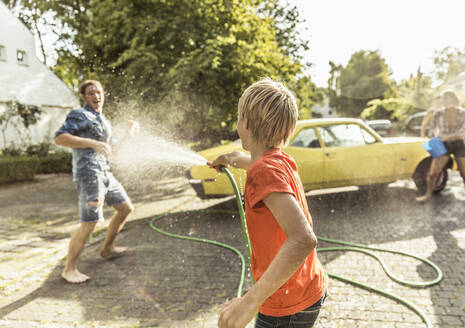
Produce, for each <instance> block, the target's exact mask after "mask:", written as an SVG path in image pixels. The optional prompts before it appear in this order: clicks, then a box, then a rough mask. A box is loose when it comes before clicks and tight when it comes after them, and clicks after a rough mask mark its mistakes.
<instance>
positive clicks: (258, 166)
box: [208, 79, 328, 328]
mask: <svg viewBox="0 0 465 328" xmlns="http://www.w3.org/2000/svg"><path fill="white" fill-rule="evenodd" d="M297 116H298V110H297V104H296V101H295V98H294V96H293V95H292V93H291V92H290V91H289V90H288V89H287V88H286V87H285V86H284V85H283V84H281V83H279V82H275V81H273V80H270V79H263V80H261V81H259V82H256V83H254V84H253V85H251V86H250V87H249V88H247V89H246V90H245V92H244V93H243V95H242V96H241V98H240V99H239V104H238V121H237V131H238V133H239V137H240V139H241V141H242V147H243V148H244V149H245V150H248V151H249V152H250V155H247V154H245V153H243V152H240V151H236V152H232V153H228V154H224V155H221V156H219V157H218V158H217V159H215V160H214V161H213V162H209V163H208V165H210V166H211V167H213V168H216V169H217V170H220V166H221V165H224V166H227V165H231V166H233V167H236V168H243V169H246V170H247V180H246V185H245V193H244V196H245V209H246V221H247V228H248V232H249V236H250V242H251V249H252V255H251V264H252V274H253V277H254V279H255V281H256V283H255V284H254V285H253V286H252V288H251V289H250V290H249V291H248V292H247V293H246V294H245V295H244V296H242V297H240V298H236V299H233V300H231V301H230V302H228V303H227V304H225V305H224V307H223V308H222V309H221V310H220V316H219V320H218V327H219V328H231V327H235V328H239V327H240V328H242V327H245V326H246V325H247V324H248V323H249V322H250V321H251V320H252V319H253V317H254V316H255V314H256V313H257V312H258V313H259V314H258V317H257V320H256V323H255V324H256V326H255V327H294V326H298V327H312V326H313V324H314V323H315V321H316V319H317V317H318V314H319V311H320V308H321V306H322V304H323V302H324V300H325V298H326V295H327V294H326V291H327V283H328V278H327V275H326V271H325V270H324V268H323V266H322V264H321V263H320V261H319V260H318V257H317V252H316V245H317V238H316V236H315V234H314V232H313V222H312V217H311V216H310V213H309V210H308V205H307V199H306V197H305V193H304V189H303V186H302V183H301V181H300V178H299V175H298V172H297V165H296V163H295V161H294V159H292V158H291V157H290V156H289V155H287V154H286V153H284V152H283V151H282V150H281V148H282V147H283V146H285V145H286V144H287V142H288V138H289V136H290V135H291V133H292V131H293V130H294V128H295V125H296V121H297Z"/></svg>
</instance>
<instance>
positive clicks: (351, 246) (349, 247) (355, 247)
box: [150, 167, 443, 328]
mask: <svg viewBox="0 0 465 328" xmlns="http://www.w3.org/2000/svg"><path fill="white" fill-rule="evenodd" d="M222 171H223V172H224V173H226V175H227V176H228V178H229V180H230V182H231V184H232V186H233V189H234V194H235V197H236V202H237V208H238V210H239V216H240V218H241V225H242V232H243V236H244V241H245V244H246V249H247V255H248V259H249V265H250V257H251V248H250V240H249V235H248V232H247V226H246V221H245V214H244V208H243V206H242V200H241V196H240V193H239V189H238V188H237V185H236V182H235V180H234V177H233V176H232V174H231V172H230V171H229V170H228V169H227V168H225V167H222ZM202 211H205V212H214V213H223V214H237V212H235V211H224V210H202ZM197 212H198V211H197ZM190 213H193V211H185V212H176V213H164V214H161V215H158V216H156V217H154V218H153V219H152V220H151V221H150V227H151V228H152V229H153V230H155V231H157V232H159V233H161V234H163V235H166V236H169V237H173V238H178V239H185V240H191V241H197V242H203V243H208V244H212V245H216V246H220V247H224V248H227V249H229V250H231V251H233V252H234V253H236V254H237V255H238V256H239V258H240V260H241V279H240V281H239V285H238V288H237V293H236V295H237V297H240V296H241V294H242V288H243V285H244V280H245V273H246V264H245V258H244V256H243V255H242V253H241V252H240V251H239V250H238V249H237V248H234V247H232V246H230V245H227V244H224V243H220V242H218V241H214V240H208V239H203V238H197V237H190V236H184V235H177V234H173V233H169V232H167V231H164V230H161V229H159V228H157V227H156V226H155V225H154V223H155V222H156V221H158V220H160V219H162V218H164V217H167V216H168V215H175V214H185V215H189V214H190ZM318 240H319V241H325V242H328V243H333V244H340V245H345V246H344V247H326V248H318V249H317V251H318V252H320V253H321V252H333V251H353V252H360V253H364V254H366V255H369V256H371V257H373V258H375V259H376V260H377V261H378V262H379V263H380V265H381V266H382V268H383V270H384V272H386V274H387V276H388V277H389V278H390V279H392V280H393V281H395V282H397V283H399V284H402V285H404V286H409V287H417V288H421V287H429V286H433V285H436V284H438V283H439V282H440V281H441V280H442V278H443V275H442V272H441V269H440V268H439V267H438V266H437V265H436V264H434V263H433V262H431V261H429V260H428V259H425V258H422V257H419V256H416V255H413V254H410V253H406V252H400V251H391V250H387V249H383V248H376V247H370V246H367V245H363V244H358V243H352V242H347V241H341V240H335V239H329V238H325V237H318ZM371 251H379V252H388V253H392V254H398V255H403V256H408V257H411V258H414V259H416V260H419V261H422V262H423V263H425V264H427V265H429V266H430V267H432V268H433V270H434V271H436V274H437V276H436V278H435V279H433V280H431V281H426V282H420V283H417V282H411V281H405V280H402V279H400V278H397V277H395V276H394V275H393V274H392V273H391V272H390V271H389V270H388V269H387V267H386V265H385V264H384V262H383V260H382V259H381V258H380V257H379V256H378V255H376V254H374V253H373V252H371ZM328 276H329V277H331V278H334V279H338V280H340V281H343V282H345V283H349V284H352V285H354V286H357V287H360V288H363V289H366V290H369V291H372V292H375V293H378V294H380V295H383V296H385V297H388V298H391V299H393V300H395V301H397V302H399V303H402V304H404V305H405V306H407V307H408V308H410V309H411V310H412V311H414V312H415V313H416V314H417V315H418V316H419V317H420V318H421V319H422V320H423V322H424V323H425V324H426V327H428V328H432V327H433V326H432V324H431V321H430V320H429V319H428V317H427V316H426V315H425V314H424V313H423V311H421V310H420V309H419V308H417V307H416V306H415V305H414V304H412V303H411V302H409V301H407V300H406V299H404V298H402V297H400V296H397V295H394V294H392V293H388V292H386V291H384V290H382V289H379V288H376V287H372V286H369V285H367V284H364V283H361V282H358V281H355V280H351V279H348V278H344V277H342V276H338V275H335V274H332V273H328Z"/></svg>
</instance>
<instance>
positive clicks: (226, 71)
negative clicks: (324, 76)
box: [23, 0, 311, 145]
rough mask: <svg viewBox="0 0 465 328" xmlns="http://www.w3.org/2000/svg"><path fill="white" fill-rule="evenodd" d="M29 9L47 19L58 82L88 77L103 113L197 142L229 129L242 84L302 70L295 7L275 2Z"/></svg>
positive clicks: (303, 45)
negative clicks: (141, 119) (96, 83)
mask: <svg viewBox="0 0 465 328" xmlns="http://www.w3.org/2000/svg"><path fill="white" fill-rule="evenodd" d="M23 3H25V4H26V3H29V1H23ZM34 6H36V7H38V8H40V10H41V12H42V14H43V15H45V14H46V13H53V15H54V17H56V22H54V24H55V25H54V26H52V29H53V31H55V32H56V33H57V35H58V42H57V45H56V47H57V53H58V60H57V63H56V65H55V67H54V71H55V72H56V73H57V74H58V75H59V76H60V77H61V78H62V79H63V80H64V81H65V82H67V83H68V84H70V85H71V86H72V87H76V84H77V81H79V80H82V79H83V78H89V77H93V78H97V79H99V80H101V81H102V82H103V84H104V86H105V89H106V91H107V92H108V95H107V103H108V104H109V105H110V107H108V108H107V109H106V112H107V113H108V114H109V115H110V116H112V115H116V113H117V112H118V111H119V110H124V111H125V113H127V112H128V111H131V112H134V114H133V115H140V112H142V113H143V114H144V115H145V116H146V117H147V119H150V120H152V121H156V122H159V123H160V125H161V126H164V127H165V128H167V129H168V128H169V129H171V130H176V131H177V134H178V135H179V136H182V137H184V138H187V139H190V140H200V141H201V142H202V143H204V144H205V145H207V144H209V143H212V142H217V141H218V140H220V139H222V138H225V137H228V135H229V134H230V132H231V131H233V130H234V129H235V121H236V116H237V114H236V110H237V109H236V107H237V101H238V98H239V96H240V94H241V93H242V91H243V90H244V89H245V88H246V87H247V86H248V85H250V84H251V83H253V82H255V81H256V80H258V79H259V78H260V77H265V76H269V77H271V78H274V79H278V80H281V81H284V82H286V83H292V82H294V81H295V79H296V76H297V75H298V74H299V73H300V72H301V71H302V65H301V64H300V61H299V58H300V57H299V55H298V53H300V52H299V51H297V50H299V49H307V47H308V45H307V42H306V41H304V40H301V39H300V38H299V37H298V35H299V33H298V31H297V30H296V26H297V25H296V24H297V22H298V12H297V10H296V8H295V7H294V8H288V7H286V6H285V5H281V1H278V0H197V1H192V0H141V1H129V0H102V1H90V0H80V1H74V0H57V1H46V0H36V1H34ZM310 89H311V88H310ZM309 92H310V90H309ZM128 104H131V108H128ZM136 112H137V113H136Z"/></svg>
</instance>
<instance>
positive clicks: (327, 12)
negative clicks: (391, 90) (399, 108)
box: [289, 0, 465, 87]
mask: <svg viewBox="0 0 465 328" xmlns="http://www.w3.org/2000/svg"><path fill="white" fill-rule="evenodd" d="M289 3H290V4H293V5H296V6H297V8H298V9H299V12H300V15H301V18H304V19H305V20H306V22H305V23H303V24H302V26H301V27H300V30H301V31H302V37H303V38H305V39H308V40H309V41H310V49H309V50H308V51H307V52H306V53H305V61H306V62H310V63H312V67H311V68H310V70H309V73H310V75H311V78H312V81H313V82H314V83H316V84H317V85H318V86H321V87H324V86H327V80H328V77H329V65H328V62H329V61H330V60H331V61H333V62H334V63H336V64H342V65H343V66H345V65H346V64H347V63H348V61H349V59H350V56H351V55H352V54H353V53H354V52H356V51H358V50H379V52H380V54H381V56H382V57H383V58H384V59H385V60H386V63H387V64H388V66H389V68H390V70H391V72H392V76H391V77H392V78H394V79H395V80H397V81H400V80H401V79H404V78H408V77H409V76H410V74H415V73H416V71H417V69H418V67H419V66H420V67H421V70H422V71H423V72H426V73H428V72H431V70H432V69H433V64H432V58H433V57H434V54H435V51H438V50H441V49H443V48H445V47H446V46H452V47H456V48H458V49H461V50H464V49H465V1H464V0H441V1H439V0H319V1H318V0H289ZM305 28H307V29H305Z"/></svg>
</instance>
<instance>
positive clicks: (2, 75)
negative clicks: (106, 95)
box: [0, 1, 79, 149]
mask: <svg viewBox="0 0 465 328" xmlns="http://www.w3.org/2000/svg"><path fill="white" fill-rule="evenodd" d="M12 102H17V103H20V104H22V105H26V106H37V107H39V109H40V110H41V111H42V114H41V116H40V120H39V122H38V123H37V124H35V125H33V126H31V127H30V128H29V129H28V130H26V129H25V128H24V127H23V126H22V125H20V124H17V126H18V127H21V128H22V130H20V129H18V128H14V126H13V125H14V124H12V123H11V122H10V124H8V125H5V124H3V125H0V149H2V148H4V147H5V146H11V145H12V144H14V145H16V146H18V145H20V144H24V143H32V144H36V143H40V142H47V141H51V140H52V138H53V135H54V132H55V131H56V130H57V129H58V127H59V126H60V125H61V124H62V123H63V122H64V119H65V117H66V115H67V114H68V112H69V110H71V109H73V108H77V107H79V101H78V98H77V96H76V95H75V94H74V93H73V92H72V91H71V90H70V89H69V88H68V87H67V86H66V85H65V84H64V82H63V81H61V80H60V79H59V78H58V77H57V76H56V75H55V74H54V73H53V72H52V71H50V70H49V69H48V68H47V67H46V66H45V65H44V64H43V63H42V62H41V61H40V60H39V59H38V58H37V57H36V51H35V40H34V36H33V34H32V33H31V32H30V31H29V30H28V29H27V27H26V26H24V24H23V23H22V22H21V21H19V20H18V19H17V18H16V17H15V16H14V15H13V14H12V13H11V12H10V11H9V10H8V8H7V7H6V6H5V4H4V3H3V2H2V1H0V116H1V115H2V114H5V113H6V111H7V110H8V108H9V107H10V104H11V103H12ZM18 122H19V121H18ZM29 137H30V138H29ZM4 138H5V140H4ZM5 143H6V145H5Z"/></svg>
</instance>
